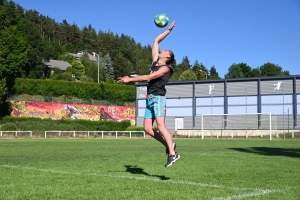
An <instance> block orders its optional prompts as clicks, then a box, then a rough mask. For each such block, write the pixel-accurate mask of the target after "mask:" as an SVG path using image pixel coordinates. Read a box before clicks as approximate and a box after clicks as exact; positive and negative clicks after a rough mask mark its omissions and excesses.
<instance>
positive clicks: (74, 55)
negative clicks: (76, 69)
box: [68, 51, 98, 62]
mask: <svg viewBox="0 0 300 200" xmlns="http://www.w3.org/2000/svg"><path fill="white" fill-rule="evenodd" d="M85 53H86V54H87V55H88V58H89V60H90V61H93V62H98V58H97V56H96V53H95V52H93V55H92V54H90V53H87V52H82V51H79V52H78V53H77V54H75V53H68V54H69V55H71V56H73V57H74V58H76V59H77V60H81V57H82V56H83V55H84V54H85Z"/></svg>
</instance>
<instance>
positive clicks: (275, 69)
mask: <svg viewBox="0 0 300 200" xmlns="http://www.w3.org/2000/svg"><path fill="white" fill-rule="evenodd" d="M259 69H260V73H261V76H288V75H290V72H289V71H282V68H281V67H280V66H278V65H275V64H273V63H269V62H267V63H265V64H263V65H262V66H260V68H259Z"/></svg>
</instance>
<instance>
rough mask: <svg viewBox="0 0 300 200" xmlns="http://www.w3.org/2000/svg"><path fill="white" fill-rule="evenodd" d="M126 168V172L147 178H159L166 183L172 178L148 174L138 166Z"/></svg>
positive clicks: (127, 166)
mask: <svg viewBox="0 0 300 200" xmlns="http://www.w3.org/2000/svg"><path fill="white" fill-rule="evenodd" d="M124 167H125V168H126V172H129V173H131V174H142V175H145V176H152V177H157V178H159V179H160V180H162V181H166V180H169V179H170V178H168V177H166V176H160V175H151V174H149V173H147V172H145V171H144V169H142V168H140V167H137V166H136V165H135V166H132V165H124Z"/></svg>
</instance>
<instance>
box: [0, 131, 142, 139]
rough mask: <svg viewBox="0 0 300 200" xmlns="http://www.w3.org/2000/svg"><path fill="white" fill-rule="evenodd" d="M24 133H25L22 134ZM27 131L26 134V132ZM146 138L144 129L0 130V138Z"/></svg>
mask: <svg viewBox="0 0 300 200" xmlns="http://www.w3.org/2000/svg"><path fill="white" fill-rule="evenodd" d="M24 133H25V134H24ZM26 133H27V134H26ZM18 137H22V138H23V137H27V138H133V137H135V138H146V134H145V132H144V131H57V130H55V131H50V130H49V131H44V132H43V131H40V132H37V131H0V138H18Z"/></svg>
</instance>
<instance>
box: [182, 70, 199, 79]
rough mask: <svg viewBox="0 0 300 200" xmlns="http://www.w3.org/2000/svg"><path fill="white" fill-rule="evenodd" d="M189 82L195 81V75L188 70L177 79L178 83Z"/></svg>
mask: <svg viewBox="0 0 300 200" xmlns="http://www.w3.org/2000/svg"><path fill="white" fill-rule="evenodd" d="M190 80H197V76H196V74H195V73H194V72H193V71H192V70H190V69H188V70H186V71H184V72H182V74H181V75H180V77H179V81H190Z"/></svg>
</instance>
